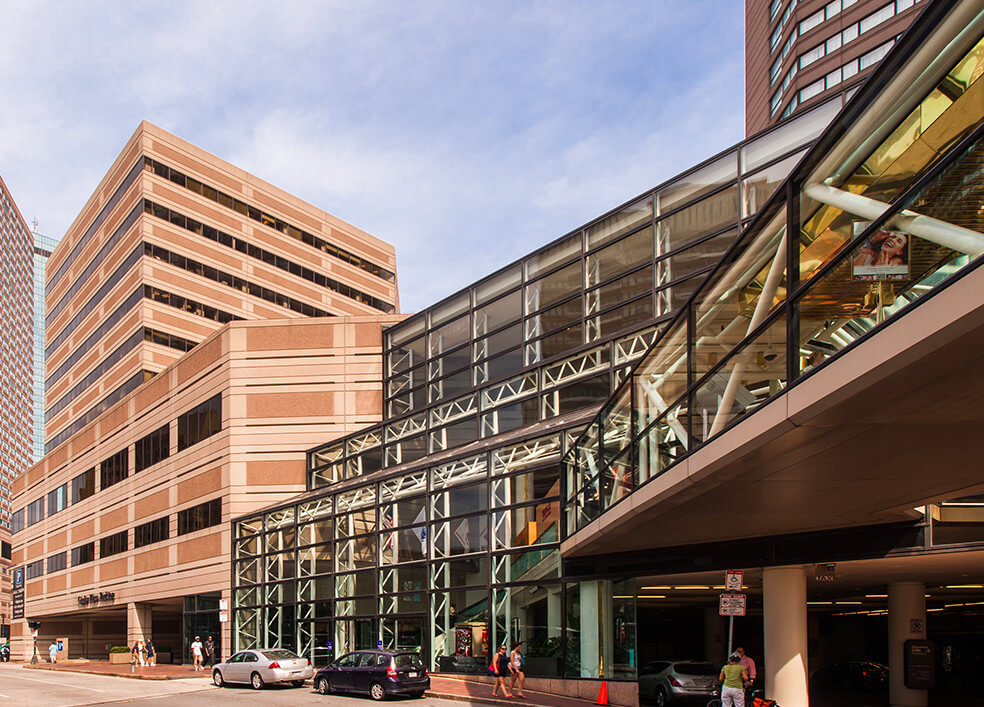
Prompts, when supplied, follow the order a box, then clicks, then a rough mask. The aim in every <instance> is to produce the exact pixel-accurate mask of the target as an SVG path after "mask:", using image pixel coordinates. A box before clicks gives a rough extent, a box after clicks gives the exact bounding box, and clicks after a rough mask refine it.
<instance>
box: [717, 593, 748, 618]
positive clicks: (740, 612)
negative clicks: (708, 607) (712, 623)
mask: <svg viewBox="0 0 984 707" xmlns="http://www.w3.org/2000/svg"><path fill="white" fill-rule="evenodd" d="M718 613H719V614H720V615H721V616H744V615H745V595H744V594H722V595H721V604H720V606H719V608H718Z"/></svg>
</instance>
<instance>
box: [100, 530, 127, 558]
mask: <svg viewBox="0 0 984 707" xmlns="http://www.w3.org/2000/svg"><path fill="white" fill-rule="evenodd" d="M126 541H127V531H125V530H121V531H120V532H118V533H113V534H112V535H110V536H108V537H105V538H102V539H100V541H99V557H109V556H110V555H117V554H119V553H121V552H126V549H127V542H126Z"/></svg>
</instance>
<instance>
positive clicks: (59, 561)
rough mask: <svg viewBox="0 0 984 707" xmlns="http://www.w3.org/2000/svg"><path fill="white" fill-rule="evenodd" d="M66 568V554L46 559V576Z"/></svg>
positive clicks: (62, 553) (60, 553)
mask: <svg viewBox="0 0 984 707" xmlns="http://www.w3.org/2000/svg"><path fill="white" fill-rule="evenodd" d="M67 567H68V553H67V552H59V553H58V554H57V555H52V556H51V557H49V558H48V574H51V573H52V572H58V571H60V570H63V569H65V568H67Z"/></svg>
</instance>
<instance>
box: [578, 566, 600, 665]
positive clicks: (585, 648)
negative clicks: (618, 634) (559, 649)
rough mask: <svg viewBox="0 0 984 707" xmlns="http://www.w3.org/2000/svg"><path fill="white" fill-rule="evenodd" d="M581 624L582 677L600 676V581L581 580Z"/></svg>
mask: <svg viewBox="0 0 984 707" xmlns="http://www.w3.org/2000/svg"><path fill="white" fill-rule="evenodd" d="M580 590H581V596H580V608H581V616H580V624H581V635H580V636H579V638H580V641H579V643H580V648H581V677H582V678H596V677H599V671H598V668H599V663H600V662H601V661H600V660H599V651H600V650H601V636H600V635H599V633H598V626H599V624H600V623H601V617H600V616H599V615H598V609H599V606H600V605H599V602H598V582H581V585H580Z"/></svg>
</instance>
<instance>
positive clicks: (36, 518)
mask: <svg viewBox="0 0 984 707" xmlns="http://www.w3.org/2000/svg"><path fill="white" fill-rule="evenodd" d="M42 520H44V496H42V497H41V498H39V499H38V500H37V501H34V502H33V503H31V504H28V506H27V527H31V526H32V525H34V524H35V523H40V522H41V521H42Z"/></svg>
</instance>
